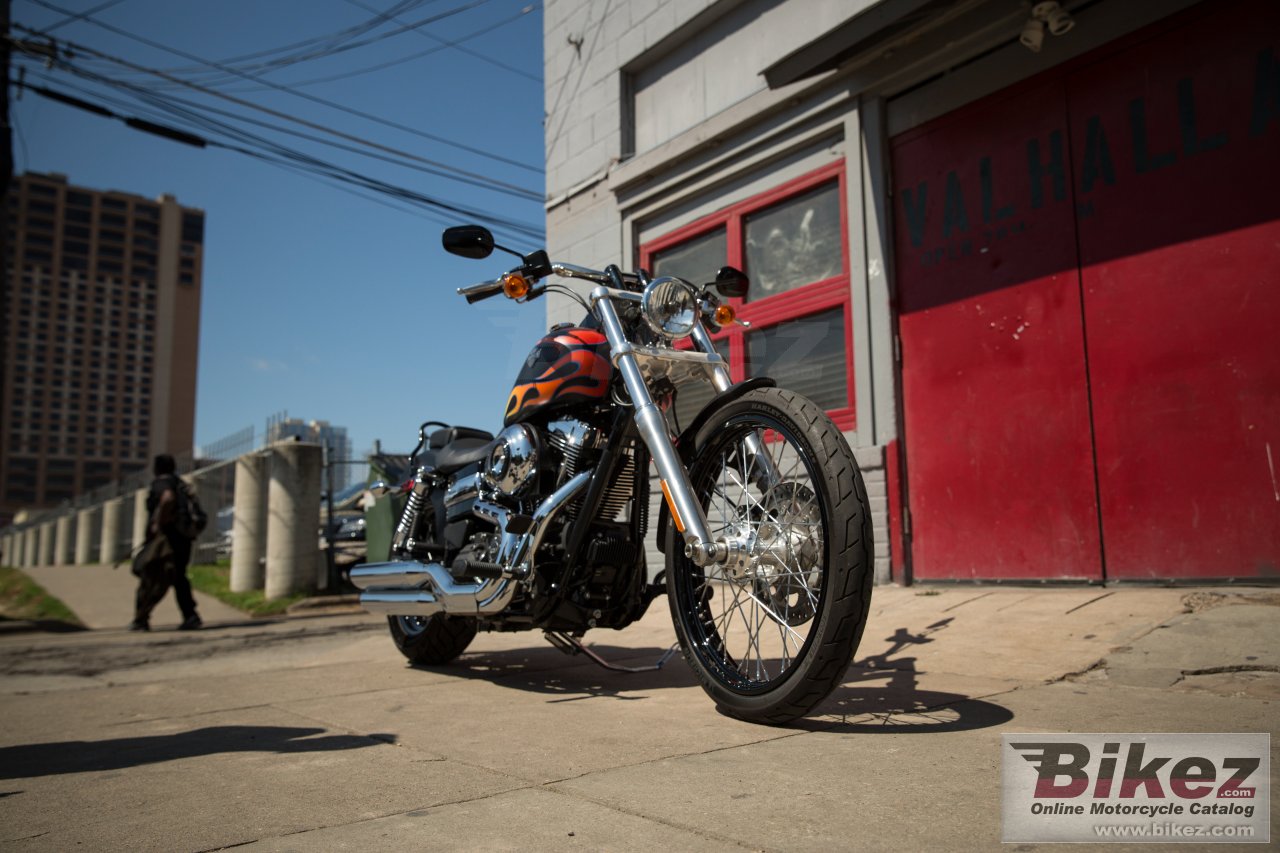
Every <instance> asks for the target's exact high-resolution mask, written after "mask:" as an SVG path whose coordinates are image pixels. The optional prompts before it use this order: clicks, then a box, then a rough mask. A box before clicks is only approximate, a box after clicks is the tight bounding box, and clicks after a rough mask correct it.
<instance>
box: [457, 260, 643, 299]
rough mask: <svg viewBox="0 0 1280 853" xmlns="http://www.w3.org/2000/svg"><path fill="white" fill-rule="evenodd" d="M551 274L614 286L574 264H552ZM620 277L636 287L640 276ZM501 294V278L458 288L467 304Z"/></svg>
mask: <svg viewBox="0 0 1280 853" xmlns="http://www.w3.org/2000/svg"><path fill="white" fill-rule="evenodd" d="M551 272H553V273H554V274H556V275H558V276H561V277H562V278H580V279H583V280H585V281H591V282H595V283H596V284H603V285H606V286H613V284H614V280H613V279H612V278H611V277H610V276H609V274H608V273H607V272H602V271H600V270H593V269H588V268H587V267H580V266H577V265H575V264H561V263H554V264H552V265H551ZM621 277H622V282H623V284H625V285H636V286H638V285H639V284H640V276H639V275H637V274H636V273H629V272H628V273H622V276H621ZM543 290H545V288H543V287H535V288H533V290H532V291H531V292H530V294H529V298H530V299H532V298H534V297H536V296H541V295H542V292H543ZM501 292H502V279H501V278H496V279H494V280H493V281H482V282H479V283H478V284H472V285H470V286H468V287H459V288H458V294H459V295H461V296H465V297H466V299H467V302H468V303H476V302H479V301H480V300H482V299H488V298H489V297H490V296H495V295H497V294H499V293H501Z"/></svg>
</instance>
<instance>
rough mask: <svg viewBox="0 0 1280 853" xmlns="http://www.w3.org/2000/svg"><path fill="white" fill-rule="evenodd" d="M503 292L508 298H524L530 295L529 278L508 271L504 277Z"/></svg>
mask: <svg viewBox="0 0 1280 853" xmlns="http://www.w3.org/2000/svg"><path fill="white" fill-rule="evenodd" d="M502 292H503V293H505V294H506V295H507V298H508V299H524V298H525V297H526V296H528V295H529V280H528V279H526V278H525V277H524V276H522V275H518V274H516V273H513V272H511V273H507V274H506V275H505V276H503V277H502Z"/></svg>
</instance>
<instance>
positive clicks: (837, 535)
mask: <svg viewBox="0 0 1280 853" xmlns="http://www.w3.org/2000/svg"><path fill="white" fill-rule="evenodd" d="M696 447H697V455H696V458H695V460H694V462H693V465H692V468H691V470H690V472H689V474H690V481H691V482H692V484H693V488H694V491H695V493H696V494H697V496H698V500H699V502H700V503H701V504H702V507H703V509H704V511H705V512H706V514H707V522H708V527H709V532H710V533H711V536H712V538H713V539H719V538H722V537H723V538H724V539H725V540H726V541H727V542H729V543H730V545H731V548H732V549H733V556H732V557H731V558H730V560H729V561H728V562H727V563H725V564H714V565H710V566H704V567H699V566H696V565H694V563H693V562H692V561H691V560H689V559H687V558H686V557H685V556H684V547H683V541H682V540H681V539H680V534H678V533H676V532H675V531H674V527H672V528H670V532H669V538H668V541H667V592H668V598H669V601H670V604H671V613H672V617H673V619H674V621H675V626H676V634H677V637H678V638H679V640H680V645H681V648H682V649H683V651H684V656H685V659H686V660H687V661H688V662H689V665H690V666H691V667H692V668H693V670H694V672H695V673H696V674H697V675H698V678H699V680H700V681H701V682H702V686H703V688H704V689H705V690H706V691H707V693H709V694H710V695H711V697H712V698H713V699H715V700H716V702H717V703H718V704H719V705H720V707H721V708H722V709H723V710H724V711H726V712H727V713H729V714H731V715H733V716H735V717H740V718H742V719H744V720H750V721H752V722H762V723H773V724H777V723H785V722H788V721H790V720H793V719H795V718H797V717H800V716H803V715H804V714H806V713H808V712H809V711H810V710H812V709H813V707H814V706H815V705H817V704H818V703H819V702H821V701H822V700H823V699H825V698H826V697H827V696H828V695H829V694H830V693H831V691H832V690H833V689H835V687H836V686H837V685H838V684H839V683H840V681H841V679H842V677H843V676H844V673H845V670H846V669H847V668H848V665H849V662H850V661H851V660H852V659H853V654H854V651H855V650H856V649H857V646H858V642H859V640H860V639H861V638H862V631H863V628H864V626H865V625H866V617H867V608H868V606H869V605H870V602H871V563H872V539H871V520H870V513H869V511H868V506H867V492H866V487H865V486H864V485H863V482H862V475H861V473H860V472H859V471H858V467H857V464H856V463H855V462H854V459H853V453H852V451H850V450H849V445H848V444H847V443H846V442H845V440H844V437H843V436H842V435H841V434H840V431H839V430H838V429H837V428H836V426H835V424H833V423H832V422H831V420H830V419H829V418H828V417H827V416H826V415H825V414H824V413H823V412H822V411H821V410H820V409H818V407H817V406H815V405H814V404H813V403H811V402H810V401H808V400H807V399H805V398H804V397H802V396H800V395H798V394H794V393H792V392H790V391H785V390H783V389H779V388H764V389H757V390H755V391H750V392H748V393H746V394H744V395H743V396H742V397H741V398H739V399H738V400H735V401H734V402H732V403H729V404H728V405H726V406H725V407H724V408H723V409H721V410H720V411H718V412H716V413H715V415H713V416H712V418H711V419H710V421H708V423H707V424H706V426H705V427H704V428H703V429H702V430H701V431H700V432H699V434H698V436H697V444H696Z"/></svg>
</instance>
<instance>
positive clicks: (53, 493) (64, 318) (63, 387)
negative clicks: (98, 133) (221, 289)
mask: <svg viewBox="0 0 1280 853" xmlns="http://www.w3.org/2000/svg"><path fill="white" fill-rule="evenodd" d="M7 213H8V223H7V235H8V239H7V240H6V241H5V242H6V246H5V247H4V258H5V272H6V275H5V279H4V292H3V305H2V307H3V315H2V318H0V329H3V333H4V340H3V342H2V343H0V355H2V356H3V365H2V368H0V383H3V384H0V405H2V406H3V409H0V411H3V413H4V418H3V421H4V426H3V429H2V430H0V524H2V523H5V522H7V521H8V520H9V519H11V518H12V516H13V513H14V512H16V511H17V510H18V509H20V508H23V507H48V506H52V505H55V504H57V503H59V502H60V501H63V500H66V499H68V498H71V497H73V496H75V495H76V494H79V493H81V492H84V491H88V490H90V489H93V488H96V487H98V486H100V485H103V484H105V483H108V482H110V481H112V480H115V479H118V478H120V477H122V476H125V475H127V474H129V473H132V472H134V471H136V470H138V469H140V468H144V467H146V466H147V465H148V464H149V461H150V457H151V456H152V455H154V454H156V453H173V454H180V453H183V452H185V451H188V450H190V449H191V445H192V435H193V432H194V427H195V394H196V356H197V351H198V346H199V337H200V273H201V267H202V263H203V252H204V249H203V244H204V213H203V212H202V211H200V210H198V209H194V208H188V207H182V206H181V205H179V204H178V202H177V201H176V200H175V199H174V198H173V196H171V195H164V196H161V197H160V198H159V199H158V200H155V201H152V200H150V199H147V198H143V197H141V196H137V195H131V194H129V193H123V192H119V191H116V190H106V191H100V190H92V189H87V188H84V187H77V186H72V185H70V184H68V183H67V178H66V176H64V175H58V174H48V175H42V174H24V175H22V176H20V177H18V178H17V179H16V180H15V181H14V182H13V183H12V185H11V186H10V192H9V199H8V212H7Z"/></svg>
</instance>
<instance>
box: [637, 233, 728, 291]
mask: <svg viewBox="0 0 1280 853" xmlns="http://www.w3.org/2000/svg"><path fill="white" fill-rule="evenodd" d="M727 257H728V254H727V248H726V242H725V231H724V229H723V228H717V229H716V230H715V231H712V232H711V233H710V234H704V235H702V236H701V237H695V238H693V239H692V240H689V241H687V242H685V243H681V244H680V245H679V246H672V247H671V248H670V249H663V250H662V251H661V252H657V253H655V254H654V256H653V270H652V271H651V272H652V273H653V274H654V276H660V275H673V276H675V277H676V278H683V279H685V280H686V281H691V282H693V283H694V284H706V283H707V282H709V281H715V279H716V273H717V272H719V271H720V268H721V267H722V266H724V265H725V264H726V263H728V261H727V260H726V258H727Z"/></svg>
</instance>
